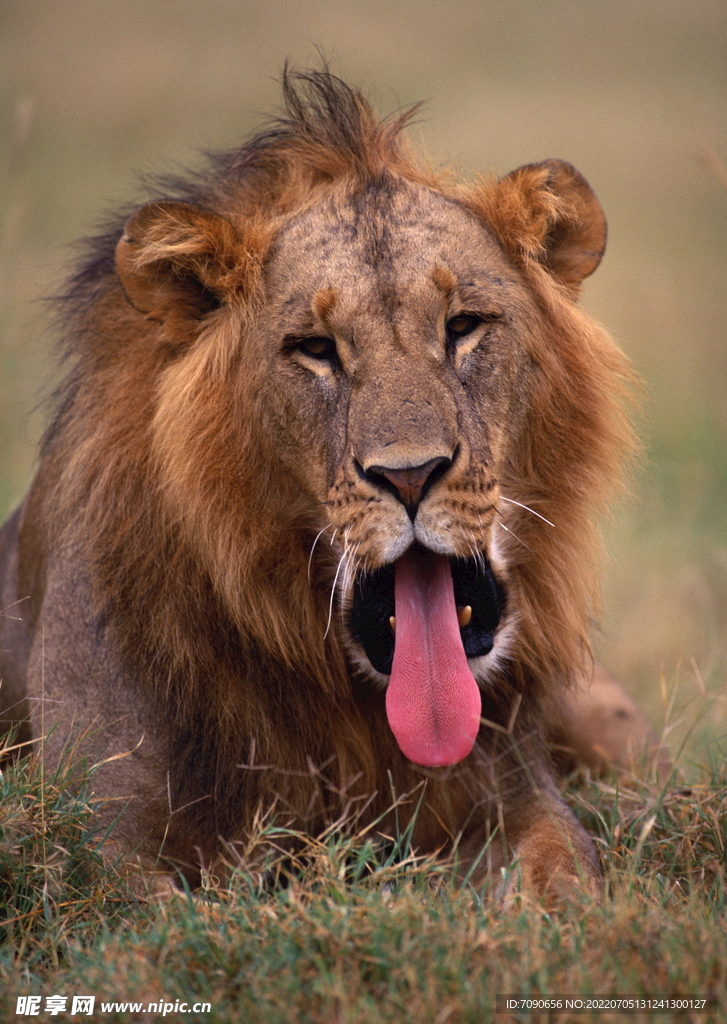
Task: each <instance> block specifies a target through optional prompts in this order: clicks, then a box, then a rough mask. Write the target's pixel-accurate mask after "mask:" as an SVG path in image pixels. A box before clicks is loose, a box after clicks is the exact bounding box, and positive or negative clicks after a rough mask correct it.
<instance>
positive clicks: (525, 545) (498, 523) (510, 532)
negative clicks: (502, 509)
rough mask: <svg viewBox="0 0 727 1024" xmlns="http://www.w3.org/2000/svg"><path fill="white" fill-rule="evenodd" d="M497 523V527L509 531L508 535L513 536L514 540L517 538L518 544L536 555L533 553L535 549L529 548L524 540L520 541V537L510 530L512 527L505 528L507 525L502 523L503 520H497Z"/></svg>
mask: <svg viewBox="0 0 727 1024" xmlns="http://www.w3.org/2000/svg"><path fill="white" fill-rule="evenodd" d="M495 522H496V523H497V525H498V526H501V527H502V528H503V530H507V532H508V533H509V534H510V536H511V537H514V538H515V540H516V541H517V542H518V544H522V546H523V547H524V548H527V549H528V551H529V552H530V553H531V554H533V553H534V552H533V549H532V548H531V547H529V546H528V545H527V544H526V543H525V541H524V540H520V538H519V537H518V535H517V534H516V533H513V532H512V530H511V529H510V527H509V526H505V524H504V523H503V521H502V520H501V519H496V520H495Z"/></svg>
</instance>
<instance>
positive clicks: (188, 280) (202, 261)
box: [116, 200, 244, 321]
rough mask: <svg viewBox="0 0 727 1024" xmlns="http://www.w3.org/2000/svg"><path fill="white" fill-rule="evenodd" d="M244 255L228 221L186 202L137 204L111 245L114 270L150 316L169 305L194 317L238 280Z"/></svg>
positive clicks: (164, 313) (158, 314)
mask: <svg viewBox="0 0 727 1024" xmlns="http://www.w3.org/2000/svg"><path fill="white" fill-rule="evenodd" d="M243 255H244V247H243V246H242V243H241V240H240V238H239V235H238V234H237V232H236V230H235V228H234V227H233V226H232V224H230V223H229V221H226V220H225V219H224V218H223V217H220V216H218V215H217V214H214V213H210V212H209V211H207V210H202V209H200V208H198V207H196V206H191V205H190V204H188V203H181V202H172V201H170V200H160V201H159V202H151V203H146V204H145V205H144V206H141V207H140V208H139V209H138V210H137V211H136V213H134V214H133V215H132V216H131V217H130V218H129V220H128V221H127V222H126V225H125V227H124V232H123V234H122V236H121V238H120V239H119V241H118V243H117V245H116V271H117V273H118V275H119V279H120V280H121V284H122V286H123V288H124V291H125V292H126V296H127V298H128V299H129V301H130V302H131V304H132V306H134V307H135V309H138V310H139V311H140V312H142V313H146V315H147V317H148V318H149V319H151V320H162V321H163V320H165V319H166V318H167V316H168V315H169V314H170V313H171V312H172V311H173V312H175V313H176V314H181V315H183V316H187V317H189V318H192V319H198V318H199V317H200V316H202V315H203V314H204V313H206V312H208V311H209V310H210V309H212V308H214V307H215V306H217V305H219V304H220V303H222V302H224V300H225V298H226V296H227V295H228V294H229V293H230V292H231V291H233V290H234V289H235V287H236V285H237V284H239V278H240V270H241V267H240V264H241V262H244V260H243V259H241V257H242V256H243Z"/></svg>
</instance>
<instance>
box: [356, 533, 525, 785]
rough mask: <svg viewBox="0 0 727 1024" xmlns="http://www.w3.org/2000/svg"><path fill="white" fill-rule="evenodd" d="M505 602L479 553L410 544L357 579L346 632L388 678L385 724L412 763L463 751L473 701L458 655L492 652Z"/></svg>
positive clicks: (473, 689) (475, 718)
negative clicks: (447, 552) (471, 555)
mask: <svg viewBox="0 0 727 1024" xmlns="http://www.w3.org/2000/svg"><path fill="white" fill-rule="evenodd" d="M504 604H505V593H504V590H503V588H502V586H501V585H500V584H499V582H498V581H497V579H496V577H495V575H494V573H493V571H492V567H491V565H490V563H489V561H488V560H487V559H486V558H485V557H484V556H482V557H481V558H477V559H464V558H447V557H446V556H444V555H438V554H435V553H434V552H432V551H429V550H427V549H425V548H423V547H421V546H419V545H414V546H413V547H411V548H409V550H408V551H407V552H406V553H405V554H404V555H402V556H401V558H399V559H398V561H397V562H395V563H392V564H390V565H386V566H382V567H381V568H380V569H377V570H375V571H373V572H370V573H366V574H362V575H361V576H360V577H359V578H358V580H357V581H356V584H355V588H354V599H353V608H352V612H351V621H350V627H351V634H352V636H353V638H354V639H355V640H357V641H358V642H359V643H360V644H361V646H362V647H363V649H364V652H365V653H366V656H367V658H368V659H369V661H370V662H371V665H372V666H373V668H375V669H376V670H377V671H378V672H381V673H382V674H384V675H388V676H389V677H390V679H389V687H388V690H387V698H386V702H387V715H388V718H389V724H390V725H391V728H392V730H393V732H394V734H395V736H396V738H397V740H398V742H399V746H400V747H401V749H402V750H403V752H404V753H405V754H406V755H407V757H409V758H410V759H411V760H412V761H415V762H417V763H418V764H424V765H430V766H434V765H443V764H454V763H456V762H457V761H460V760H462V759H463V758H464V757H466V756H467V754H468V753H469V752H470V750H471V749H472V746H473V744H474V741H475V737H476V735H477V730H478V728H479V718H480V712H481V698H480V694H479V688H478V686H477V683H476V682H475V680H474V678H473V676H472V673H471V671H470V669H469V666H468V663H467V659H468V658H476V657H480V656H482V655H485V654H489V652H490V651H491V650H492V647H493V644H494V633H495V630H496V628H497V625H498V623H499V621H500V616H501V614H502V611H503V608H504Z"/></svg>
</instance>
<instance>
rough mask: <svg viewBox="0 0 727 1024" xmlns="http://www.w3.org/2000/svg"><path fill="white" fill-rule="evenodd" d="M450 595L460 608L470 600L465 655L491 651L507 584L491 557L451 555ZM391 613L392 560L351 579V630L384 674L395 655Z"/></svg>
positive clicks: (387, 672)
mask: <svg viewBox="0 0 727 1024" xmlns="http://www.w3.org/2000/svg"><path fill="white" fill-rule="evenodd" d="M449 564H450V567H451V569H452V582H453V584H454V600H455V603H456V605H457V607H458V608H461V607H463V606H464V605H470V607H471V608H472V618H471V620H470V622H469V623H468V625H467V626H465V627H464V628H462V629H460V633H461V636H462V644H463V646H464V650H465V654H466V655H467V657H468V658H477V657H481V656H482V655H484V654H489V653H490V651H491V650H492V647H493V645H494V642H495V630H496V629H497V626H498V624H499V622H500V619H501V618H502V616H503V614H504V611H505V604H506V594H505V589H504V587H503V586H502V584H501V583H500V581H499V580H498V579H497V577H496V576H495V573H494V572H493V570H492V566H491V565H490V562H489V559H488V558H487V556H486V555H484V554H482V555H480V556H479V557H477V558H450V559H449ZM393 614H394V563H393V562H390V563H389V564H388V565H383V566H381V567H380V568H379V569H374V570H373V571H372V572H366V573H361V575H360V576H359V577H358V578H357V580H356V582H355V584H354V590H353V604H352V607H351V612H350V616H349V630H350V632H351V636H352V637H353V639H354V640H355V641H356V642H357V643H359V644H360V645H361V646H362V647H363V649H364V652H365V654H366V657H367V658H368V659H369V661H370V662H371V665H372V667H373V668H374V669H376V671H377V672H380V673H381V674H382V675H390V674H391V665H392V662H393V660H394V632H393V630H392V628H391V625H390V623H389V619H390V618H391V616H392V615H393Z"/></svg>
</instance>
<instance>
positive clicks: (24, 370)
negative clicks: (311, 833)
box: [0, 0, 727, 1024]
mask: <svg viewBox="0 0 727 1024" xmlns="http://www.w3.org/2000/svg"><path fill="white" fill-rule="evenodd" d="M726 39H727V9H726V8H725V6H724V4H722V3H721V2H720V0H690V2H688V3H686V2H674V0H629V2H626V0H599V2H598V3H595V2H589V0H559V2H558V3H557V4H544V3H543V4H534V3H532V2H531V0H502V2H498V0H482V2H478V3H474V2H471V0H394V2H389V3H384V2H382V0H358V2H355V0H329V2H326V3H324V2H322V0H321V2H319V0H301V2H300V3H299V4H284V3H281V2H279V0H271V2H270V3H268V4H265V5H253V4H251V3H249V2H239V0H144V2H143V3H133V4H131V3H128V2H125V0H64V2H63V3H51V2H48V0H4V2H3V3H2V4H1V5H0V83H1V88H0V310H1V311H2V315H1V316H0V516H3V515H4V514H5V513H6V512H9V511H10V509H11V508H12V507H13V506H14V505H15V504H16V503H17V502H18V501H19V500H20V498H21V497H22V494H23V493H24V490H25V488H26V487H27V484H28V482H29V479H30V476H31V473H32V466H33V458H34V451H35V445H36V442H37V438H38V436H39V434H40V431H41V429H42V426H43V423H44V421H45V415H46V412H45V407H44V405H43V403H42V400H43V398H44V397H45V396H47V395H48V394H49V392H50V390H51V389H52V385H53V382H54V380H55V379H56V368H55V361H54V355H53V333H52V329H51V328H50V327H49V315H48V310H47V307H46V305H45V304H44V303H43V302H41V301H40V300H41V299H42V298H43V297H45V296H47V295H49V294H51V293H52V292H53V291H54V290H55V289H57V287H58V286H59V283H60V281H61V280H62V278H63V274H64V272H65V269H66V268H67V267H68V263H69V260H70V259H71V258H72V249H70V248H69V247H70V244H71V243H72V242H73V241H74V240H75V239H76V238H78V237H81V236H83V235H84V234H88V233H90V232H91V231H92V230H93V228H94V225H95V223H96V222H97V221H98V220H99V219H100V218H101V217H102V215H103V214H104V212H105V211H106V210H108V209H109V207H114V206H115V205H119V204H121V203H127V202H128V201H129V200H133V199H134V198H135V197H138V198H139V199H140V200H141V199H142V198H143V189H142V187H141V186H140V185H139V182H138V179H137V178H136V177H135V174H136V172H139V171H141V172H153V171H160V170H168V169H169V168H170V166H172V167H173V166H174V165H176V164H180V163H181V164H185V165H189V164H192V165H194V164H195V163H196V162H197V160H198V157H197V151H198V150H199V149H204V148H215V147H225V146H232V145H234V144H236V143H237V142H239V141H240V140H241V138H242V137H244V135H245V134H246V133H247V132H249V131H250V130H252V129H253V128H254V127H255V126H256V125H257V124H259V123H260V120H261V118H262V117H263V116H264V114H265V112H267V111H270V110H271V109H273V108H274V107H275V106H276V103H277V97H278V87H277V85H276V83H275V81H274V80H273V79H274V77H275V75H276V74H277V73H278V72H279V70H280V68H281V66H282V62H283V60H284V59H285V58H286V57H290V58H291V59H292V60H293V61H294V62H295V63H297V64H298V65H304V66H307V65H310V64H311V63H315V61H316V59H317V58H316V53H315V45H316V44H317V45H320V46H321V47H322V48H323V49H324V51H325V52H327V53H328V54H329V56H331V57H332V58H333V68H334V70H335V71H337V72H338V73H340V74H342V75H343V76H344V77H346V78H348V79H350V80H351V81H353V82H355V83H356V84H359V85H361V86H363V87H364V88H365V89H366V90H367V91H368V92H369V93H370V94H371V95H372V96H373V98H374V100H375V101H376V102H377V105H378V106H379V108H380V109H381V110H382V111H388V110H391V109H393V108H396V107H398V106H401V105H406V104H408V103H410V102H414V101H416V100H420V99H426V100H428V105H427V107H426V109H425V112H424V114H423V115H422V118H421V119H420V121H419V122H418V123H417V125H416V127H415V129H414V134H415V137H416V139H417V140H418V141H419V142H420V144H421V145H423V146H424V147H425V149H426V150H427V152H428V153H429V154H430V156H431V157H432V159H433V160H434V161H435V162H441V163H446V162H451V163H454V164H455V166H457V167H458V168H459V169H460V170H462V171H464V172H472V173H477V172H481V171H490V170H495V171H498V172H505V171H508V170H510V169H511V168H513V167H515V166H517V165H519V164H522V163H526V162H531V161H535V160H540V159H543V158H545V157H551V156H554V157H562V158H565V159H568V160H570V161H571V162H572V163H574V164H575V165H576V166H577V167H578V168H579V169H580V170H581V171H582V172H583V173H584V174H585V176H586V177H587V178H588V180H589V181H590V182H591V184H592V185H593V187H594V188H595V190H596V192H597V194H598V195H599V197H600V198H601V201H602V203H603V205H604V208H605V210H606V213H607V215H608V218H609V225H610V235H609V249H608V252H607V254H606V258H605V260H604V263H603V265H602V267H601V268H599V270H598V272H597V273H596V275H595V276H594V278H593V279H592V280H591V281H589V282H587V287H586V289H585V293H584V300H583V301H584V303H585V304H586V306H587V307H588V308H589V309H590V310H591V311H592V312H593V313H594V314H595V315H596V316H597V317H598V319H599V320H601V321H602V322H604V323H606V324H607V325H608V326H609V327H610V328H611V329H612V331H613V333H614V334H615V336H616V337H617V338H618V340H619V341H620V343H621V344H622V345H623V347H624V348H625V350H626V351H627V352H628V353H629V355H630V356H631V357H632V359H633V361H634V363H635V365H636V367H637V369H638V370H639V372H640V374H641V375H642V377H643V379H644V382H645V397H644V403H643V410H642V412H641V414H640V423H639V426H640V430H641V433H642V436H643V437H644V440H645V452H644V456H643V459H642V460H641V462H640V464H639V466H638V468H637V471H636V473H635V476H634V484H633V494H632V497H631V498H630V499H629V500H628V501H627V502H625V503H624V505H623V506H622V507H621V508H620V509H618V510H617V511H616V513H615V515H614V518H613V520H612V521H611V522H610V523H609V524H607V548H608V555H609V560H608V563H607V566H606V572H605V603H604V614H603V618H602V621H601V623H600V624H599V626H598V628H597V631H596V635H595V645H596V648H597V651H598V654H599V657H600V658H601V659H602V660H603V661H604V662H605V663H606V664H607V665H608V667H609V668H611V669H612V670H613V671H614V672H615V673H616V674H617V675H618V676H619V677H620V678H621V679H622V680H623V681H624V683H625V685H626V686H627V688H628V689H629V690H630V691H631V692H632V693H633V694H634V695H635V696H636V698H637V699H638V700H639V702H640V703H641V704H642V705H643V706H644V707H645V708H646V710H647V712H648V714H649V717H650V719H651V721H652V723H653V725H654V727H655V728H656V729H658V730H661V729H662V728H663V727H664V726H665V725H666V727H667V739H668V742H669V743H670V745H671V747H672V749H673V750H674V751H675V752H678V761H679V772H680V774H679V778H678V780H676V781H675V782H674V784H673V785H671V786H670V787H669V788H668V789H667V790H666V791H664V792H663V793H662V792H661V790H659V788H658V787H656V786H653V785H651V784H643V785H642V784H640V783H637V782H636V781H634V780H624V781H622V782H621V783H619V784H618V786H616V784H615V782H614V780H608V781H606V782H594V781H589V780H586V781H581V783H580V784H579V786H578V787H576V789H575V794H576V795H575V797H574V801H575V805H576V807H577V809H579V813H581V814H582V815H583V817H584V818H585V819H586V820H587V822H588V823H589V827H591V828H592V830H593V831H594V832H595V833H596V834H597V835H598V836H599V838H600V842H601V846H602V852H603V856H604V864H605V867H606V869H607V872H608V875H609V878H610V880H611V881H610V884H611V889H612V895H613V899H609V901H607V903H606V904H605V905H604V906H603V907H602V908H600V909H593V910H591V911H590V913H585V912H583V910H581V909H579V910H574V911H572V912H569V913H568V914H566V915H565V916H560V917H557V918H548V917H547V916H543V915H542V914H537V913H536V914H531V913H528V912H526V911H525V910H518V911H511V912H509V913H504V912H502V911H499V910H498V909H497V908H496V907H493V906H492V905H490V903H489V902H488V900H487V899H486V898H481V896H480V895H479V894H475V893H472V892H471V891H464V892H462V893H455V892H453V891H452V890H451V889H447V888H445V889H437V890H436V891H435V890H433V889H432V887H431V886H430V883H429V881H428V878H429V873H428V872H427V871H425V870H424V869H423V868H415V867H410V870H409V873H408V874H407V875H406V877H405V878H404V876H403V869H401V868H396V869H394V868H393V867H392V866H386V865H384V866H381V865H378V866H377V865H376V864H375V863H374V861H373V860H372V861H371V864H370V865H369V867H370V868H371V870H370V871H369V872H368V873H365V876H364V877H363V878H362V879H360V880H359V881H356V882H346V880H345V875H346V872H345V871H344V870H343V868H342V866H341V865H342V864H343V863H344V861H345V860H346V858H345V856H344V854H345V851H344V850H342V849H337V848H336V846H335V843H332V845H331V847H330V849H326V850H320V851H317V853H316V857H315V858H314V860H315V864H316V873H315V878H314V880H313V882H310V883H303V882H298V883H296V884H295V885H292V886H290V887H288V888H287V889H285V890H280V891H275V892H272V893H260V892H259V891H257V890H256V889H255V888H254V887H252V888H251V887H250V886H249V885H247V886H246V885H244V884H242V883H241V885H240V887H239V890H238V891H236V893H235V895H234V897H233V898H230V899H229V900H226V901H223V902H221V903H216V904H214V905H211V906H210V907H208V906H207V905H206V904H203V903H202V904H194V905H192V904H186V903H184V902H180V903H178V904H175V905H174V906H171V907H165V908H162V909H159V908H157V907H155V906H149V905H142V904H139V903H135V902H134V901H133V900H132V899H131V898H130V897H128V895H126V896H125V895H124V893H123V890H122V889H121V888H120V887H119V884H118V882H117V881H115V880H114V879H113V878H110V877H109V876H107V875H106V874H105V873H104V872H102V871H101V870H100V869H99V868H98V866H97V864H96V861H95V855H94V854H93V853H92V851H91V846H92V844H90V843H89V841H88V835H87V832H86V831H85V830H87V829H88V828H89V827H91V826H90V825H89V824H88V823H87V821H86V818H85V817H84V815H85V814H86V811H85V809H84V807H80V806H79V805H77V804H74V803H73V801H70V798H68V797H67V796H64V795H63V786H62V785H61V784H60V781H58V782H56V783H50V784H49V783H48V780H45V785H46V787H47V786H50V788H49V789H48V788H47V789H46V790H44V791H43V793H44V795H43V798H42V799H41V788H40V785H41V784H40V780H39V779H37V778H35V779H33V778H32V777H30V776H28V777H23V778H21V779H20V780H18V779H13V778H11V777H6V778H5V779H4V780H3V784H4V785H5V787H6V790H5V793H4V795H3V804H2V805H1V806H0V827H2V829H3V833H2V838H1V840H0V841H1V842H2V844H3V850H4V853H3V854H2V856H3V857H4V860H3V861H2V866H0V885H1V886H2V887H3V889H2V893H3V895H2V901H3V902H4V909H3V910H2V911H1V912H2V913H3V914H4V915H6V916H9V917H11V918H16V919H17V920H16V922H15V923H14V924H13V925H12V926H10V927H9V928H8V929H7V930H6V942H5V944H4V946H3V947H2V950H1V952H2V957H4V959H0V964H2V970H3V971H5V972H6V978H7V979H8V981H7V986H6V984H3V986H2V987H3V989H6V995H7V993H9V994H10V996H11V997H12V996H14V994H23V993H25V992H29V993H30V992H35V993H38V994H40V993H41V992H43V993H48V994H52V993H53V992H64V991H67V992H69V993H70V992H71V991H76V990H78V991H81V989H82V988H83V987H84V986H85V987H86V990H88V991H91V992H94V993H96V994H97V995H98V996H99V997H100V996H101V993H102V992H103V993H106V994H111V993H113V994H114V995H115V997H117V998H128V999H130V1000H131V999H137V998H138V999H139V1000H144V1001H147V1000H152V999H153V998H155V997H154V995H153V993H161V994H164V993H166V995H167V996H168V997H173V998H174V999H181V998H190V997H191V995H192V994H193V993H194V994H199V998H200V999H206V998H209V999H211V1000H212V1002H213V1006H214V1008H215V1009H214V1013H213V1015H212V1016H211V1017H210V1016H209V1015H207V1016H205V1017H204V1019H214V1020H237V1019H239V1020H245V1021H248V1020H250V1021H253V1020H260V1021H277V1020H281V1021H282V1020H311V1021H319V1020H320V1021H346V1022H349V1021H351V1022H353V1021H375V1020H387V1021H388V1020H392V1021H394V1020H396V1021H407V1020H411V1021H430V1020H431V1021H438V1022H441V1024H444V1021H448V1022H450V1024H454V1022H458V1021H481V1020H484V1019H487V1016H486V1015H484V1016H483V1014H484V1010H483V1007H487V1006H490V1005H491V1000H492V998H493V997H494V994H495V993H496V992H505V991H522V992H531V991H538V992H542V993H547V992H571V993H579V992H580V993H587V992H602V991H621V992H625V991H630V992H646V991H657V990H658V991H666V988H669V987H671V988H672V989H674V990H675V991H677V990H678V991H679V992H682V993H690V992H691V993H699V992H700V991H706V988H705V986H706V987H707V988H709V990H710V991H712V992H714V993H717V994H719V995H720V998H721V999H722V1000H723V1003H722V1007H723V1012H724V1009H725V1007H727V1003H725V1002H724V1000H725V991H726V990H727V989H726V984H725V971H726V968H725V963H726V962H727V955H725V954H726V951H725V939H724V928H723V921H724V912H725V896H724V863H725V836H726V835H727V832H726V831H725V829H726V826H725V790H724V778H725V774H724V771H723V765H724V757H725V750H726V749H727V737H726V734H727V687H726V686H725V671H726V668H727V629H726V628H725V626H726V624H727V540H726V538H727V445H726V444H725V435H726V434H727V386H726V385H727V344H726V341H727V338H726V328H725V325H726V324H727V288H725V280H724V278H725V263H726V261H725V256H726V248H727V246H726V244H725V243H726V240H727V230H726V228H727V170H726V169H725V161H727V121H726V120H725V110H726V109H727V108H726V104H725V100H726V99H727V83H726V80H725V56H726V53H725V40H726ZM686 785H689V787H691V788H689V789H686V788H685V786H686ZM54 786H55V788H54ZM614 787H615V788H614ZM69 801H70V802H69ZM41 814H42V819H39V818H38V815H41ZM654 815H655V817H654ZM652 818H653V819H654V820H653V824H651V825H650V824H649V823H650V822H651V821H652ZM39 822H40V823H39ZM647 826H648V827H647ZM64 851H65V852H64ZM74 851H75V852H74ZM371 856H372V857H373V855H371ZM387 872H388V874H387ZM392 872H394V873H396V874H397V884H396V885H395V886H394V887H393V888H392V887H391V886H390V885H388V881H389V875H390V874H391V873H392ZM385 883H386V884H385ZM79 893H80V897H78V896H77V894H79ZM78 898H80V902H74V901H77V899H78ZM720 915H722V918H721V922H722V923H720ZM130 924H131V926H129V925H130ZM665 986H666V988H665ZM136 992H138V993H139V995H138V997H137V996H136V995H135V994H134V993H136ZM142 992H143V993H144V994H143V995H142V994H141V993H142ZM8 1006H10V1004H8ZM7 1012H8V1015H9V1016H12V1014H13V1013H14V1004H13V1007H11V1008H10V1009H8V1011H7ZM215 1014H216V1016H215ZM58 1019H63V1015H62V1014H61V1015H59V1018H58ZM108 1019H112V1017H111V1016H109V1018H108ZM119 1019H131V1015H130V1014H127V1016H126V1017H124V1016H123V1015H122V1016H120V1017H119ZM140 1019H141V1018H140ZM151 1019H153V1016H152V1018H151ZM501 1019H503V1020H504V1019H505V1018H504V1017H503V1018H501ZM564 1019H565V1018H564ZM598 1019H602V1020H605V1019H607V1018H606V1017H600V1018H598ZM614 1019H615V1018H614ZM694 1019H699V1020H704V1019H706V1018H704V1017H695V1018H694ZM713 1019H715V1020H716V1019H719V1017H718V1016H715V1017H714V1018H713Z"/></svg>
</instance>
